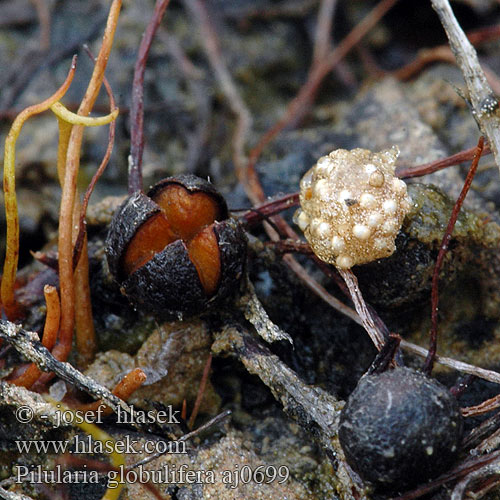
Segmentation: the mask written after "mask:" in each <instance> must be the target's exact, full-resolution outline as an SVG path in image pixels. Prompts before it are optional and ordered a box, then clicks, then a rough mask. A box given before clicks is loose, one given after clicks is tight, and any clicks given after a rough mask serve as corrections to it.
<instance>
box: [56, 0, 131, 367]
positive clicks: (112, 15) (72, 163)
mask: <svg viewBox="0 0 500 500" xmlns="http://www.w3.org/2000/svg"><path fill="white" fill-rule="evenodd" d="M120 9H121V0H113V3H112V4H111V7H110V10H109V16H108V21H107V24H106V28H105V31H104V36H103V43H102V47H101V50H100V51H99V54H98V56H97V61H96V64H95V66H94V71H93V73H92V77H91V79H90V82H89V85H88V88H87V91H86V93H85V96H84V97H83V100H82V102H81V104H80V107H79V109H78V114H79V115H83V116H87V115H88V114H89V113H90V111H91V110H92V107H93V105H94V102H95V100H96V99H97V95H98V93H99V89H100V88H101V84H102V80H103V77H104V70H105V68H106V64H107V61H108V58H109V54H110V51H111V46H112V43H113V38H114V34H115V30H116V25H117V22H118V15H119V13H120ZM82 139H83V126H81V125H75V126H74V127H73V129H72V130H71V135H70V139H69V143H68V151H67V155H66V167H65V172H64V181H63V183H62V199H61V209H60V215H59V243H58V249H59V280H60V287H61V310H62V312H61V326H60V335H59V342H58V344H57V345H56V346H55V347H54V351H53V354H54V356H55V357H56V358H57V359H59V360H66V359H67V357H68V355H69V352H70V350H71V343H72V339H73V329H74V325H75V282H74V274H73V240H72V237H73V210H75V199H76V180H77V175H78V169H79V165H80V149H81V145H82ZM75 238H76V234H75ZM84 274H85V273H84V272H82V273H81V274H80V275H79V276H83V279H85V280H86V281H88V273H87V274H86V275H85V276H84ZM81 288H87V289H88V285H87V286H86V287H81ZM86 300H87V301H90V296H88V297H86ZM89 308H90V305H89ZM89 319H90V321H91V318H88V319H87V320H89Z"/></svg>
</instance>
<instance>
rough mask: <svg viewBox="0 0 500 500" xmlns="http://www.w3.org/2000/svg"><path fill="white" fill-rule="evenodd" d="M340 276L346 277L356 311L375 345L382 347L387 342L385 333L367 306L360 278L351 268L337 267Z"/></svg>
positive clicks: (378, 347) (379, 348) (378, 348)
mask: <svg viewBox="0 0 500 500" xmlns="http://www.w3.org/2000/svg"><path fill="white" fill-rule="evenodd" d="M337 270H338V272H339V274H340V276H342V278H344V281H345V284H346V285H347V288H348V289H349V292H350V293H351V297H352V301H353V302H354V307H355V308H356V312H357V313H358V315H359V317H360V318H361V322H362V324H363V327H364V329H365V330H366V332H367V333H368V335H369V336H370V338H371V339H372V342H373V343H374V344H375V347H376V348H377V350H378V351H380V350H381V349H382V347H383V346H384V344H385V339H384V335H383V334H382V333H381V332H380V331H379V330H378V328H377V327H376V325H375V322H374V321H373V318H372V316H371V314H370V311H369V310H368V307H367V306H366V303H365V300H364V299H363V295H362V294H361V290H360V289H359V285H358V279H357V278H356V276H355V275H354V273H353V272H352V271H351V270H350V269H337Z"/></svg>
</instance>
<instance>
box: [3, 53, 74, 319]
mask: <svg viewBox="0 0 500 500" xmlns="http://www.w3.org/2000/svg"><path fill="white" fill-rule="evenodd" d="M75 70H76V56H74V57H73V59H72V61H71V67H70V69H69V72H68V75H67V77H66V80H64V83H63V84H62V85H61V86H60V87H59V89H58V90H57V91H56V92H55V93H54V94H53V95H52V96H50V97H49V98H48V99H46V100H45V101H43V102H41V103H39V104H35V105H33V106H30V107H28V108H26V109H25V110H23V111H21V113H19V115H17V117H16V119H15V120H14V123H13V124H12V127H11V129H10V131H9V133H8V135H7V138H6V139H5V152H4V173H3V189H4V197H5V217H6V220H7V237H6V239H7V242H6V250H5V262H4V267H3V277H2V286H1V298H2V303H3V307H4V310H5V313H6V314H7V317H8V318H9V319H15V318H14V317H15V311H16V306H15V298H14V284H15V281H16V273H17V263H18V259H19V216H18V212H17V198H16V177H15V160H16V156H15V155H16V153H15V147H16V141H17V138H18V137H19V133H20V132H21V128H22V126H23V124H24V122H25V121H26V120H27V119H28V118H29V117H30V116H33V115H36V114H39V113H42V112H43V111H46V110H47V109H49V108H50V106H52V104H54V103H55V102H57V101H59V100H60V99H61V98H62V97H63V96H64V94H65V93H66V92H67V90H68V88H69V86H70V85H71V82H72V81H73V77H74V75H75Z"/></svg>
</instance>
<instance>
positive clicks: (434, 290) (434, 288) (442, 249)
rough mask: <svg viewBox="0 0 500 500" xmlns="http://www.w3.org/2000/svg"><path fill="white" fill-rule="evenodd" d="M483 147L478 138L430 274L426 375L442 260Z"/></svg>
mask: <svg viewBox="0 0 500 500" xmlns="http://www.w3.org/2000/svg"><path fill="white" fill-rule="evenodd" d="M483 147H484V137H482V136H481V137H480V138H479V141H478V143H477V147H476V150H477V152H476V154H475V155H474V158H473V160H472V164H471V166H470V169H469V172H468V174H467V177H466V179H465V182H464V186H463V188H462V191H461V192H460V195H459V196H458V199H457V201H456V203H455V205H454V207H453V210H452V212H451V216H450V220H449V222H448V226H447V227H446V231H445V233H444V236H443V239H442V241H441V245H440V247H439V253H438V256H437V259H436V265H435V266H434V272H433V274H432V292H431V332H430V342H429V354H428V355H427V359H426V360H425V366H424V371H425V373H427V374H428V375H430V374H431V373H432V368H433V366H434V357H435V356H436V350H437V327H438V325H437V324H438V305H439V273H440V271H441V266H442V264H443V260H444V258H445V256H446V253H447V252H448V245H449V244H450V240H451V235H452V233H453V228H454V227H455V223H456V222H457V218H458V214H459V213H460V209H461V208H462V205H463V202H464V200H465V197H466V196H467V193H468V192H469V189H470V186H471V184H472V180H473V179H474V174H475V173H476V170H477V166H478V164H479V159H480V158H481V152H482V150H483Z"/></svg>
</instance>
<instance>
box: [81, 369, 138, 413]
mask: <svg viewBox="0 0 500 500" xmlns="http://www.w3.org/2000/svg"><path fill="white" fill-rule="evenodd" d="M146 378H147V377H146V374H145V373H144V372H143V371H142V370H141V369H140V368H135V369H133V370H132V371H131V372H130V373H127V375H125V377H123V378H122V379H121V380H120V382H118V384H116V386H115V388H114V389H113V394H114V395H115V396H116V397H118V398H120V399H123V401H127V400H128V399H129V398H130V396H132V394H133V393H134V392H135V391H136V390H137V389H139V387H140V386H141V385H142V384H143V383H144V382H145V381H146ZM103 404H104V403H103V402H102V401H94V402H93V403H88V404H81V405H78V406H76V407H75V409H77V410H81V411H85V412H87V411H92V412H95V411H97V410H98V408H99V406H101V405H103ZM112 411H113V410H112V409H111V408H110V407H109V406H106V408H104V410H103V415H108V414H110V413H111V412H112Z"/></svg>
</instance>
